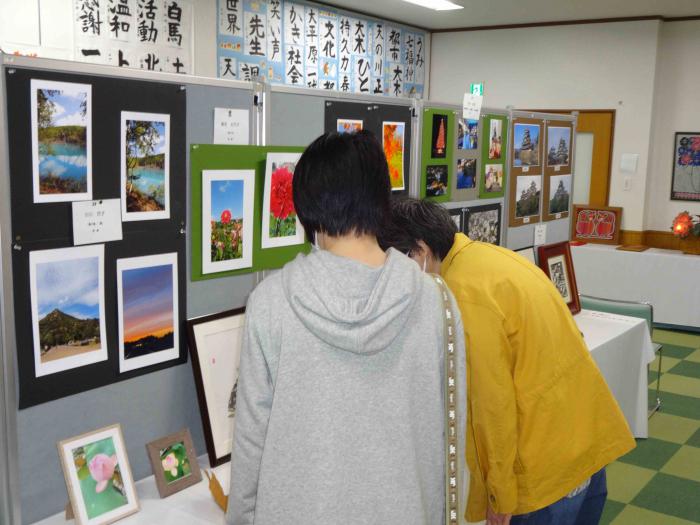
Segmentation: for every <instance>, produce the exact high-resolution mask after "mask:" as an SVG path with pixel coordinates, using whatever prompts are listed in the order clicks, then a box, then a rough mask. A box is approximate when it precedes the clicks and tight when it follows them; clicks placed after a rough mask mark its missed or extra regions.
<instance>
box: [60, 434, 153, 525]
mask: <svg viewBox="0 0 700 525" xmlns="http://www.w3.org/2000/svg"><path fill="white" fill-rule="evenodd" d="M56 446H57V448H58V455H59V458H60V460H61V467H62V469H63V476H64V477H65V480H66V488H67V490H68V497H69V498H70V507H71V510H72V512H73V516H74V518H75V521H76V523H77V525H88V524H89V525H107V524H110V523H114V522H115V521H118V520H120V519H122V518H125V517H127V516H130V515H132V514H135V513H136V512H138V511H139V509H140V505H139V499H138V496H137V494H136V487H135V485H134V478H133V475H132V473H131V467H130V465H129V458H128V456H127V454H126V446H125V444H124V436H123V434H122V430H121V425H119V424H116V425H110V426H107V427H103V428H100V429H97V430H93V431H92V432H86V433H85V434H81V435H79V436H75V437H72V438H68V439H64V440H62V441H59V442H58V443H57V445H56ZM88 498H89V499H90V502H89V503H86V499H88Z"/></svg>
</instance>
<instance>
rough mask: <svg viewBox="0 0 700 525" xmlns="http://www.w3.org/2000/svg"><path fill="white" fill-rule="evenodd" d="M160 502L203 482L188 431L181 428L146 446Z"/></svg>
mask: <svg viewBox="0 0 700 525" xmlns="http://www.w3.org/2000/svg"><path fill="white" fill-rule="evenodd" d="M146 452H148V459H149V460H150V461H151V467H152V468H153V476H154V477H155V478H156V486H157V487H158V493H159V494H160V497H161V498H167V497H168V496H170V495H172V494H175V493H176V492H180V491H181V490H183V489H186V488H187V487H191V486H192V485H195V484H197V483H199V482H200V481H201V480H202V472H201V471H200V470H199V464H198V463H197V454H196V453H195V450H194V445H193V444H192V436H191V435H190V430H189V429H188V428H184V429H182V430H180V431H179V432H175V433H174V434H170V435H169V436H165V437H162V438H160V439H156V440H155V441H151V442H150V443H148V444H147V445H146Z"/></svg>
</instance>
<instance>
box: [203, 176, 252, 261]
mask: <svg viewBox="0 0 700 525" xmlns="http://www.w3.org/2000/svg"><path fill="white" fill-rule="evenodd" d="M254 199H255V170H203V171H202V273H204V274H207V273H217V272H225V271H229V270H241V269H243V268H250V267H251V266H253V213H254V204H255V203H254Z"/></svg>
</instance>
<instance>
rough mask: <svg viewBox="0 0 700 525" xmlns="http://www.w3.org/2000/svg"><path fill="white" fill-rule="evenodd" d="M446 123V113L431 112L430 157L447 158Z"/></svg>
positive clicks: (447, 133)
mask: <svg viewBox="0 0 700 525" xmlns="http://www.w3.org/2000/svg"><path fill="white" fill-rule="evenodd" d="M447 123H448V119H447V115H443V114H440V113H435V114H433V128H432V141H431V142H430V144H431V152H432V153H431V157H432V158H434V159H445V158H447V137H449V136H450V135H449V129H448V126H447Z"/></svg>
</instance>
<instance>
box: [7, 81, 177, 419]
mask: <svg viewBox="0 0 700 525" xmlns="http://www.w3.org/2000/svg"><path fill="white" fill-rule="evenodd" d="M37 83H38V84H37ZM6 86H7V100H8V123H9V126H10V128H11V129H12V130H13V132H12V147H11V148H10V149H11V151H10V166H11V179H10V182H11V201H12V236H13V239H14V241H15V244H16V246H19V247H21V249H16V250H13V285H14V299H15V304H14V307H15V311H17V312H31V314H32V315H25V316H17V317H16V325H15V330H16V334H17V342H18V345H17V346H18V348H17V352H18V356H17V357H18V359H17V361H18V375H19V383H20V385H19V393H20V399H19V406H20V408H26V407H29V406H32V405H36V404H39V403H43V402H46V401H49V400H52V399H58V398H60V397H64V396H67V395H71V394H75V393H78V392H82V391H85V390H90V389H93V388H97V387H101V386H104V385H107V384H110V383H113V382H116V381H122V380H125V379H129V378H131V377H134V376H136V375H141V374H144V373H149V372H153V371H154V370H158V369H162V368H165V367H169V366H173V365H175V364H180V363H184V362H185V361H186V360H187V354H186V347H185V344H184V339H183V336H184V334H183V330H182V329H181V328H180V325H181V324H182V322H183V321H184V319H185V317H186V306H185V298H184V290H185V277H184V275H185V274H184V267H185V244H184V235H183V233H184V230H183V227H184V221H185V191H184V190H185V155H184V148H185V111H186V110H185V106H186V102H185V91H184V90H181V89H180V86H177V85H173V84H158V83H152V82H141V81H133V80H116V79H106V78H99V77H94V76H87V75H72V74H63V73H54V72H46V71H40V70H29V69H15V70H14V71H13V70H6ZM75 86H80V87H79V91H77V92H75V93H77V94H75V93H73V92H71V91H70V89H74V87H75ZM86 93H87V97H85V96H84V95H85V94H86ZM42 97H43V98H42ZM80 100H82V101H83V102H79V101H80ZM81 104H82V108H83V109H81ZM32 106H34V107H32ZM127 110H128V111H129V112H131V113H128V114H127V113H123V112H125V111H127ZM81 113H82V116H81ZM149 118H150V119H151V120H148V119H149ZM42 119H43V120H42ZM129 119H131V120H129ZM139 119H141V120H139ZM81 123H83V124H81ZM84 123H87V129H86V127H85V125H84ZM130 123H131V124H130ZM136 124H138V125H139V126H141V127H146V128H148V127H149V126H150V129H151V132H152V133H153V135H152V136H151V140H152V143H151V146H152V147H151V149H150V150H149V151H146V150H143V151H141V150H138V151H136V150H135V152H132V153H129V151H131V150H130V149H129V148H130V146H129V144H131V143H130V142H129V141H130V140H132V139H130V138H129V137H130V135H129V133H130V131H129V130H131V129H132V128H131V127H130V125H131V126H135V125H136ZM85 129H86V131H87V132H81V131H80V130H85ZM81 133H82V134H81ZM37 135H38V138H37ZM125 141H126V146H125ZM33 142H34V145H33ZM125 147H126V157H125V156H124V152H125ZM139 155H141V156H139ZM130 162H134V163H135V166H137V167H133V168H132V167H131V165H130V164H129V163H130ZM163 164H164V166H163ZM142 166H143V167H142ZM125 173H126V174H127V175H126V176H125ZM125 177H126V178H125ZM158 177H160V178H158ZM140 179H143V180H145V181H150V182H147V183H146V182H142V180H140ZM159 181H160V182H159ZM85 185H87V189H88V192H83V191H82V190H84V189H85V188H84V186H85ZM73 193H76V194H77V195H81V196H82V197H81V198H83V199H90V198H93V199H97V200H100V199H121V202H122V207H124V210H125V211H126V213H124V211H123V212H122V219H123V220H124V221H125V222H123V224H122V229H123V239H122V240H120V241H111V242H107V243H105V244H104V245H91V246H87V247H84V248H71V249H70V251H65V250H63V251H60V252H59V251H51V252H46V251H45V250H57V249H60V248H68V247H72V246H73V239H72V233H73V232H72V229H73V227H72V215H71V202H70V201H69V200H68V199H72V198H74V196H73V195H72V194H73ZM87 193H89V195H88V194H87ZM43 199H61V200H53V201H44V200H43ZM158 209H160V211H158ZM134 216H136V217H134ZM102 246H103V248H102ZM98 252H99V253H98ZM157 254H172V259H171V261H172V262H170V263H168V264H169V266H168V270H167V272H169V273H168V274H167V275H166V274H165V273H162V274H161V278H162V279H163V280H162V281H161V282H163V283H166V284H164V286H166V285H167V286H168V289H169V290H171V291H172V297H169V298H165V297H164V298H163V300H164V302H163V308H167V312H163V315H166V314H167V315H169V316H171V317H174V319H172V320H171V321H170V322H169V324H168V326H169V328H168V330H166V327H165V326H160V325H158V327H155V326H153V331H152V333H151V332H149V333H146V332H144V333H139V334H137V333H136V332H131V331H130V330H129V328H130V323H134V324H135V323H136V321H135V317H132V313H131V312H133V311H135V310H133V309H130V308H131V307H130V306H129V304H128V301H127V296H128V297H131V296H130V295H129V294H130V291H131V290H132V289H133V290H135V292H136V293H137V294H138V293H141V290H142V289H141V288H139V285H138V281H136V280H133V281H128V280H124V282H123V283H122V284H123V288H121V291H120V290H119V287H118V282H119V278H120V277H121V276H123V275H126V274H122V273H120V272H119V271H118V268H117V260H118V259H127V258H132V257H137V256H150V255H157ZM141 264H142V266H143V267H144V268H145V267H147V266H148V265H149V264H150V263H148V261H141ZM161 266H162V265H161ZM150 267H154V268H155V266H154V265H153V264H151V265H150ZM163 268H165V267H164V266H163ZM144 271H145V270H144ZM163 272H165V269H164V270H163ZM170 272H171V273H170ZM129 275H131V276H132V278H133V279H136V274H135V273H133V272H132V273H130V274H129ZM88 276H90V280H89V281H88ZM129 282H131V284H129ZM122 294H123V295H122ZM166 299H167V300H166ZM122 302H123V304H121V303H122ZM120 304H121V306H123V307H124V311H123V312H122V315H119V311H118V309H119V307H120ZM147 314H148V315H155V314H156V313H155V312H147ZM133 315H136V314H133ZM98 325H99V326H98ZM120 327H121V328H122V329H124V330H125V331H124V333H123V334H120V331H119V329H120ZM98 328H99V329H98ZM137 335H138V336H141V339H138V338H137ZM146 337H150V339H145V338H146ZM166 348H169V349H170V350H167V352H168V353H169V355H170V358H169V359H168V360H167V361H163V362H159V359H156V358H155V356H156V355H160V357H164V356H165V354H160V352H165V351H166ZM140 349H143V350H144V351H146V352H152V353H153V354H152V355H153V356H154V358H153V359H150V358H149V359H146V360H144V361H141V360H140V358H139V359H137V361H139V362H140V364H139V367H133V366H129V367H127V366H125V363H126V362H128V361H129V359H130V357H132V356H134V355H136V354H137V353H139V352H141V350H140ZM171 352H172V353H174V354H175V355H174V356H173V355H172V353H171ZM120 355H121V357H120ZM139 355H140V354H139ZM134 362H136V361H131V364H132V365H133V363H134ZM120 370H121V372H120Z"/></svg>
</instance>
